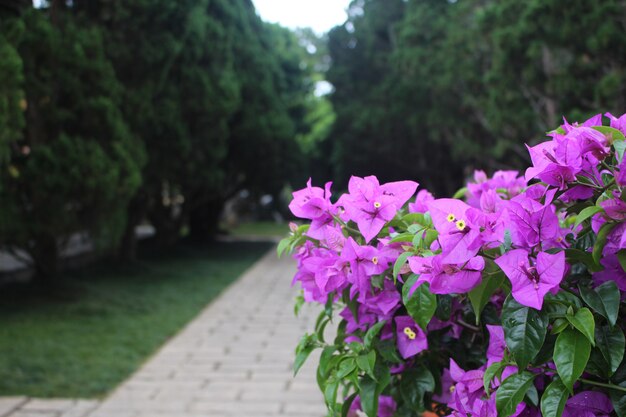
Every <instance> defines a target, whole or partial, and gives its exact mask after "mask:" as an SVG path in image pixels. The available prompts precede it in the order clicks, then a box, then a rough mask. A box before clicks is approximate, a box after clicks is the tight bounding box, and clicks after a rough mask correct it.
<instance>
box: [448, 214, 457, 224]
mask: <svg viewBox="0 0 626 417" xmlns="http://www.w3.org/2000/svg"><path fill="white" fill-rule="evenodd" d="M447 220H448V221H449V222H450V223H452V222H453V221H455V220H456V216H455V215H454V214H452V213H450V214H448V219H447Z"/></svg>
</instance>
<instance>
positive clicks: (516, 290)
mask: <svg viewBox="0 0 626 417" xmlns="http://www.w3.org/2000/svg"><path fill="white" fill-rule="evenodd" d="M495 262H496V264H497V265H498V266H499V267H500V268H501V269H502V270H503V271H504V273H505V274H506V276H507V277H508V278H509V280H510V281H511V286H512V291H511V294H512V295H513V298H515V300H516V301H517V302H518V303H520V304H522V305H525V306H528V307H532V308H535V309H537V310H541V306H542V305H543V297H544V296H545V295H546V294H547V293H548V292H550V291H553V290H555V289H558V287H559V284H560V283H561V281H562V279H563V276H564V275H565V252H559V253H556V254H554V255H551V254H549V253H546V252H540V253H539V254H538V255H537V260H536V261H535V262H533V263H532V264H531V260H530V259H529V257H528V252H526V251H525V250H523V249H515V250H512V251H509V252H507V253H505V254H504V255H502V256H500V257H499V258H498V259H496V260H495Z"/></svg>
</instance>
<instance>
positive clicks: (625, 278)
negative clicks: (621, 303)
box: [593, 254, 626, 292]
mask: <svg viewBox="0 0 626 417" xmlns="http://www.w3.org/2000/svg"><path fill="white" fill-rule="evenodd" d="M600 264H601V265H602V266H603V267H604V269H603V270H602V271H599V272H594V273H593V280H594V282H595V283H596V284H598V285H599V284H602V283H604V282H607V281H613V282H615V284H617V288H619V289H620V290H621V291H624V292H626V272H625V271H624V269H623V268H622V265H621V264H620V263H619V259H618V258H617V255H616V254H605V256H604V257H603V258H602V259H601V260H600Z"/></svg>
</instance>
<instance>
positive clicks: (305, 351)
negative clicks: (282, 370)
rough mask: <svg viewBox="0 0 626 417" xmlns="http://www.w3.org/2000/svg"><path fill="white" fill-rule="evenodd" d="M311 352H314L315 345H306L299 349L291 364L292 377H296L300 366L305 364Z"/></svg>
mask: <svg viewBox="0 0 626 417" xmlns="http://www.w3.org/2000/svg"><path fill="white" fill-rule="evenodd" d="M313 350H315V345H306V346H304V347H303V348H302V349H300V351H299V352H298V354H297V355H296V359H295V361H294V363H293V375H294V376H295V375H297V373H298V371H299V370H300V368H302V365H304V362H306V360H307V358H308V357H309V355H310V354H311V352H313Z"/></svg>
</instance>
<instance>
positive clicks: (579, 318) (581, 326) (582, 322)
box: [565, 308, 596, 346]
mask: <svg viewBox="0 0 626 417" xmlns="http://www.w3.org/2000/svg"><path fill="white" fill-rule="evenodd" d="M565 317H566V318H567V321H569V322H570V323H571V324H572V326H574V327H575V328H576V329H577V330H578V331H579V332H581V333H582V334H583V335H585V337H586V338H587V339H588V340H589V343H591V345H592V346H595V345H596V342H595V340H594V335H595V330H596V323H595V321H594V320H593V313H592V312H591V310H589V309H588V308H581V309H580V310H578V311H577V312H576V315H574V316H570V315H569V314H568V315H566V316H565Z"/></svg>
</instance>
